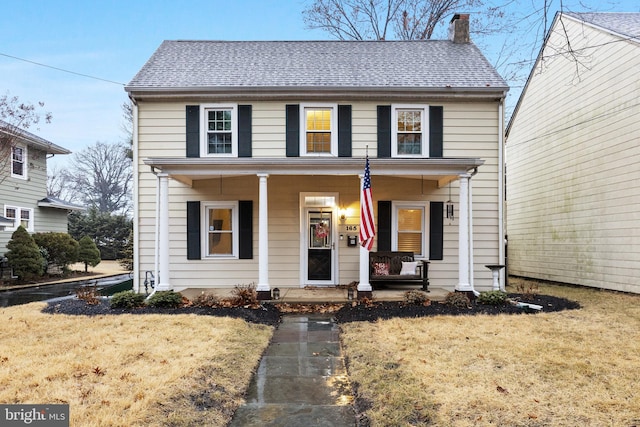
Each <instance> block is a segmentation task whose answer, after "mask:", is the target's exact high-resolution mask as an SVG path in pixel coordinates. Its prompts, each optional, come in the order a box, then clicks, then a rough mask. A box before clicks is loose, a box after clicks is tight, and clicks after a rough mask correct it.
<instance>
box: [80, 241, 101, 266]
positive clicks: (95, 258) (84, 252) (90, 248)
mask: <svg viewBox="0 0 640 427" xmlns="http://www.w3.org/2000/svg"><path fill="white" fill-rule="evenodd" d="M78 246H79V247H78V262H83V263H84V272H85V273H86V272H87V270H88V269H89V266H91V267H95V266H96V265H98V264H100V261H101V260H100V250H99V249H98V247H97V246H96V244H95V242H94V241H93V240H92V239H91V237H89V236H84V237H83V238H82V239H80V241H79V242H78Z"/></svg>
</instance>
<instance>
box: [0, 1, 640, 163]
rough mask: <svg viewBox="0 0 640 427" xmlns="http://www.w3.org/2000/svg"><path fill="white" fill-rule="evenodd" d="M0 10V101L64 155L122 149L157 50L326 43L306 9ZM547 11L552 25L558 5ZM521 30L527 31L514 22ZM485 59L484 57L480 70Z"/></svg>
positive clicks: (112, 5) (636, 5) (12, 6)
mask: <svg viewBox="0 0 640 427" xmlns="http://www.w3.org/2000/svg"><path fill="white" fill-rule="evenodd" d="M1 1H2V7H1V9H2V14H0V95H4V94H8V95H10V96H17V97H18V98H19V99H20V100H21V101H26V102H30V103H32V104H37V103H38V102H43V103H44V107H43V109H42V110H40V111H42V112H50V113H51V114H52V116H53V118H52V121H51V123H43V122H41V123H39V124H38V125H37V127H35V128H33V127H32V128H30V129H29V131H30V132H32V133H35V134H36V135H38V136H40V137H42V138H45V139H47V140H49V141H51V142H53V143H55V144H57V145H60V146H62V147H64V148H67V149H69V150H71V151H72V152H79V151H81V150H83V149H85V148H87V147H89V146H91V145H93V144H95V143H96V142H98V141H100V142H106V143H115V142H121V141H123V140H124V138H125V133H124V132H123V130H122V125H123V123H124V118H123V114H122V107H121V106H122V104H123V103H125V102H127V100H128V99H127V95H126V92H125V91H124V86H125V85H126V84H127V83H128V82H129V81H130V80H131V79H132V78H133V76H134V75H135V74H136V72H137V71H138V70H139V69H140V68H141V67H142V66H143V65H144V63H145V62H146V61H147V59H149V57H150V56H151V55H152V54H153V52H154V51H155V49H156V48H157V47H158V46H159V45H160V43H161V42H162V41H163V40H178V39H192V40H328V39H331V36H330V35H329V34H328V33H326V32H323V31H321V30H309V29H306V28H305V24H304V22H303V19H302V11H303V10H304V8H305V6H306V5H308V4H310V2H311V0H207V1H203V0H187V1H177V0H175V1H168V0H154V1H147V0H128V1H121V0H102V1H95V0H75V1H72V0H55V1H51V0H13V1H11V0H1ZM487 1H493V3H495V4H508V7H509V8H512V10H516V9H517V8H520V9H518V10H521V11H522V12H523V15H526V13H525V11H526V10H528V9H531V8H535V7H539V5H541V4H542V3H543V0H502V1H498V0H487ZM549 1H551V4H552V7H551V17H550V19H552V17H553V13H555V11H556V10H558V8H559V5H560V0H547V2H549ZM554 3H557V4H554ZM563 4H564V6H565V7H571V10H573V11H583V10H585V9H584V6H585V5H586V6H587V7H589V8H590V9H589V10H586V11H618V12H640V0H581V1H578V0H576V1H572V0H564V2H563ZM513 8H516V9H513ZM460 12H471V13H472V14H473V11H460ZM549 22H550V21H549ZM522 25H523V29H524V25H530V23H528V24H527V23H525V21H524V20H523V21H522ZM440 33H444V30H443V29H442V28H441V29H440ZM531 33H533V32H531ZM533 36H534V35H533V34H532V37H533ZM501 37H503V38H505V39H506V38H508V37H512V34H510V33H509V34H504V35H503V36H501ZM439 38H442V37H439ZM489 49H490V48H489ZM493 54H494V53H493V52H491V51H486V52H485V55H487V56H488V57H489V60H490V61H492V58H491V56H492V55H493ZM492 62H493V61H492ZM38 64H41V65H38ZM62 70H65V71H62ZM518 93H519V91H518V88H514V89H513V90H512V91H511V92H510V95H509V97H510V102H511V103H513V104H515V101H517V94H518ZM508 102H509V99H508ZM71 158H72V156H55V157H54V158H53V159H51V160H50V161H49V168H50V169H51V168H52V167H58V168H64V167H67V165H68V164H69V162H70V160H71Z"/></svg>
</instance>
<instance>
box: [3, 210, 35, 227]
mask: <svg viewBox="0 0 640 427" xmlns="http://www.w3.org/2000/svg"><path fill="white" fill-rule="evenodd" d="M4 217H5V218H8V219H10V220H12V221H13V227H7V228H6V229H5V230H6V231H15V230H16V229H17V228H18V227H19V226H23V227H24V228H26V230H27V231H30V232H33V230H34V226H33V209H28V208H20V207H17V206H5V207H4Z"/></svg>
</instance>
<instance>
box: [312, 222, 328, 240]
mask: <svg viewBox="0 0 640 427" xmlns="http://www.w3.org/2000/svg"><path fill="white" fill-rule="evenodd" d="M314 232H315V235H316V239H324V238H325V237H327V236H328V235H329V226H328V225H327V224H325V223H324V222H320V223H318V224H316V227H315V230H314Z"/></svg>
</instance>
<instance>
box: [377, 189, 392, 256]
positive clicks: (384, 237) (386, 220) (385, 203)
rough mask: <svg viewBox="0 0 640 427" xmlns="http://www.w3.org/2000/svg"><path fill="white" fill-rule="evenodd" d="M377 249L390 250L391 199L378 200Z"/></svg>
mask: <svg viewBox="0 0 640 427" xmlns="http://www.w3.org/2000/svg"><path fill="white" fill-rule="evenodd" d="M377 232H378V250H379V251H390V250H391V201H389V200H378V230H377Z"/></svg>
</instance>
